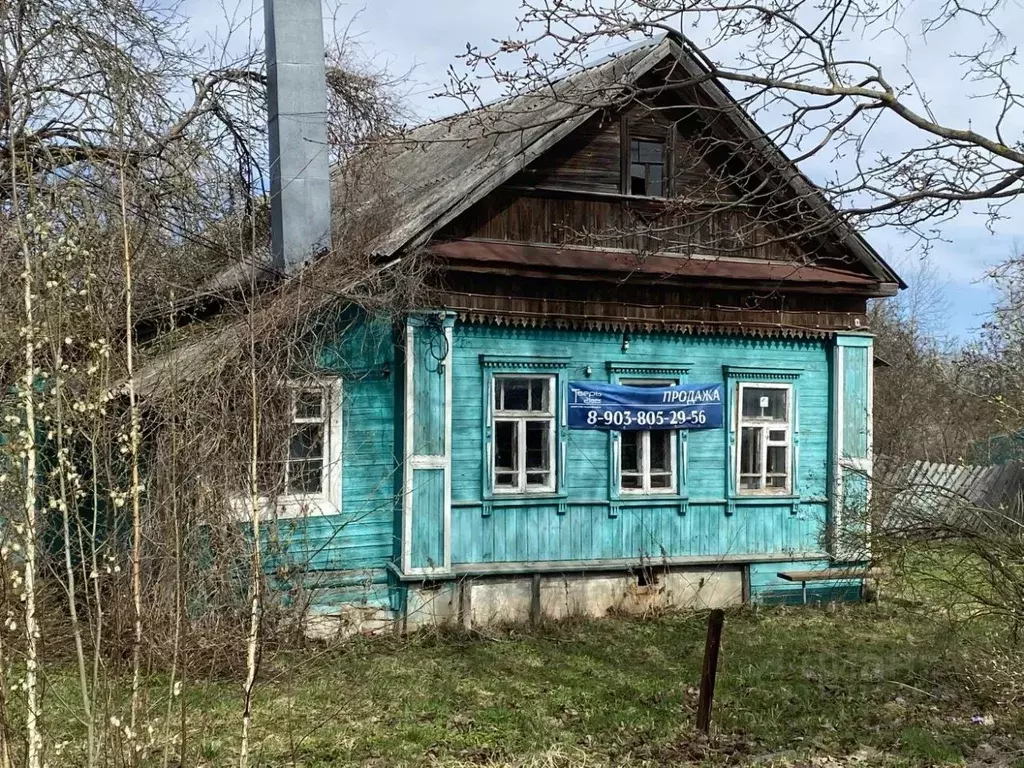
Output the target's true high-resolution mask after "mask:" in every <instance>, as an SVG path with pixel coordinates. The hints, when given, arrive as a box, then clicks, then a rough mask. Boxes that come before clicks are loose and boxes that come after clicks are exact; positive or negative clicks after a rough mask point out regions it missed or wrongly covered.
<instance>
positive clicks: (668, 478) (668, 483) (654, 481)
mask: <svg viewBox="0 0 1024 768" xmlns="http://www.w3.org/2000/svg"><path fill="white" fill-rule="evenodd" d="M671 487H672V475H669V474H654V473H651V488H671Z"/></svg>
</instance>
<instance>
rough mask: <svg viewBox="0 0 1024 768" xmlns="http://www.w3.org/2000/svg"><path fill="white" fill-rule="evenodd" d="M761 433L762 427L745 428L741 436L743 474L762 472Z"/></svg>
mask: <svg viewBox="0 0 1024 768" xmlns="http://www.w3.org/2000/svg"><path fill="white" fill-rule="evenodd" d="M761 435H762V432H761V428H760V427H744V428H743V431H742V433H741V436H740V474H741V475H746V474H758V475H759V474H761ZM744 487H746V486H744Z"/></svg>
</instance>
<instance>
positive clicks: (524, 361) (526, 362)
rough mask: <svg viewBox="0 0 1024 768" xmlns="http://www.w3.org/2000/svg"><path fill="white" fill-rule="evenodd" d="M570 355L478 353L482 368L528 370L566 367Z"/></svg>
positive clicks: (570, 357) (570, 360)
mask: <svg viewBox="0 0 1024 768" xmlns="http://www.w3.org/2000/svg"><path fill="white" fill-rule="evenodd" d="M571 362H572V356H571V355H480V365H482V366H483V367H484V368H525V369H530V370H540V369H551V368H568V367H569V363H571Z"/></svg>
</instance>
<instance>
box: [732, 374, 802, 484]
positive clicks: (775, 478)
mask: <svg viewBox="0 0 1024 768" xmlns="http://www.w3.org/2000/svg"><path fill="white" fill-rule="evenodd" d="M738 389H739V391H738V393H737V397H738V400H739V407H738V409H737V414H738V419H737V421H738V424H737V432H738V434H739V453H738V456H737V460H738V461H737V464H738V471H737V487H738V489H739V492H740V493H741V494H749V495H772V494H787V493H790V491H791V489H792V487H793V482H792V459H791V452H792V440H791V435H792V426H791V425H792V412H793V402H792V401H793V389H792V387H791V386H790V385H788V384H740V385H739V387H738Z"/></svg>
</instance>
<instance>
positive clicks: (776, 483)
mask: <svg viewBox="0 0 1024 768" xmlns="http://www.w3.org/2000/svg"><path fill="white" fill-rule="evenodd" d="M767 487H768V488H785V487H786V476H785V475H769V476H768V485H767Z"/></svg>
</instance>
